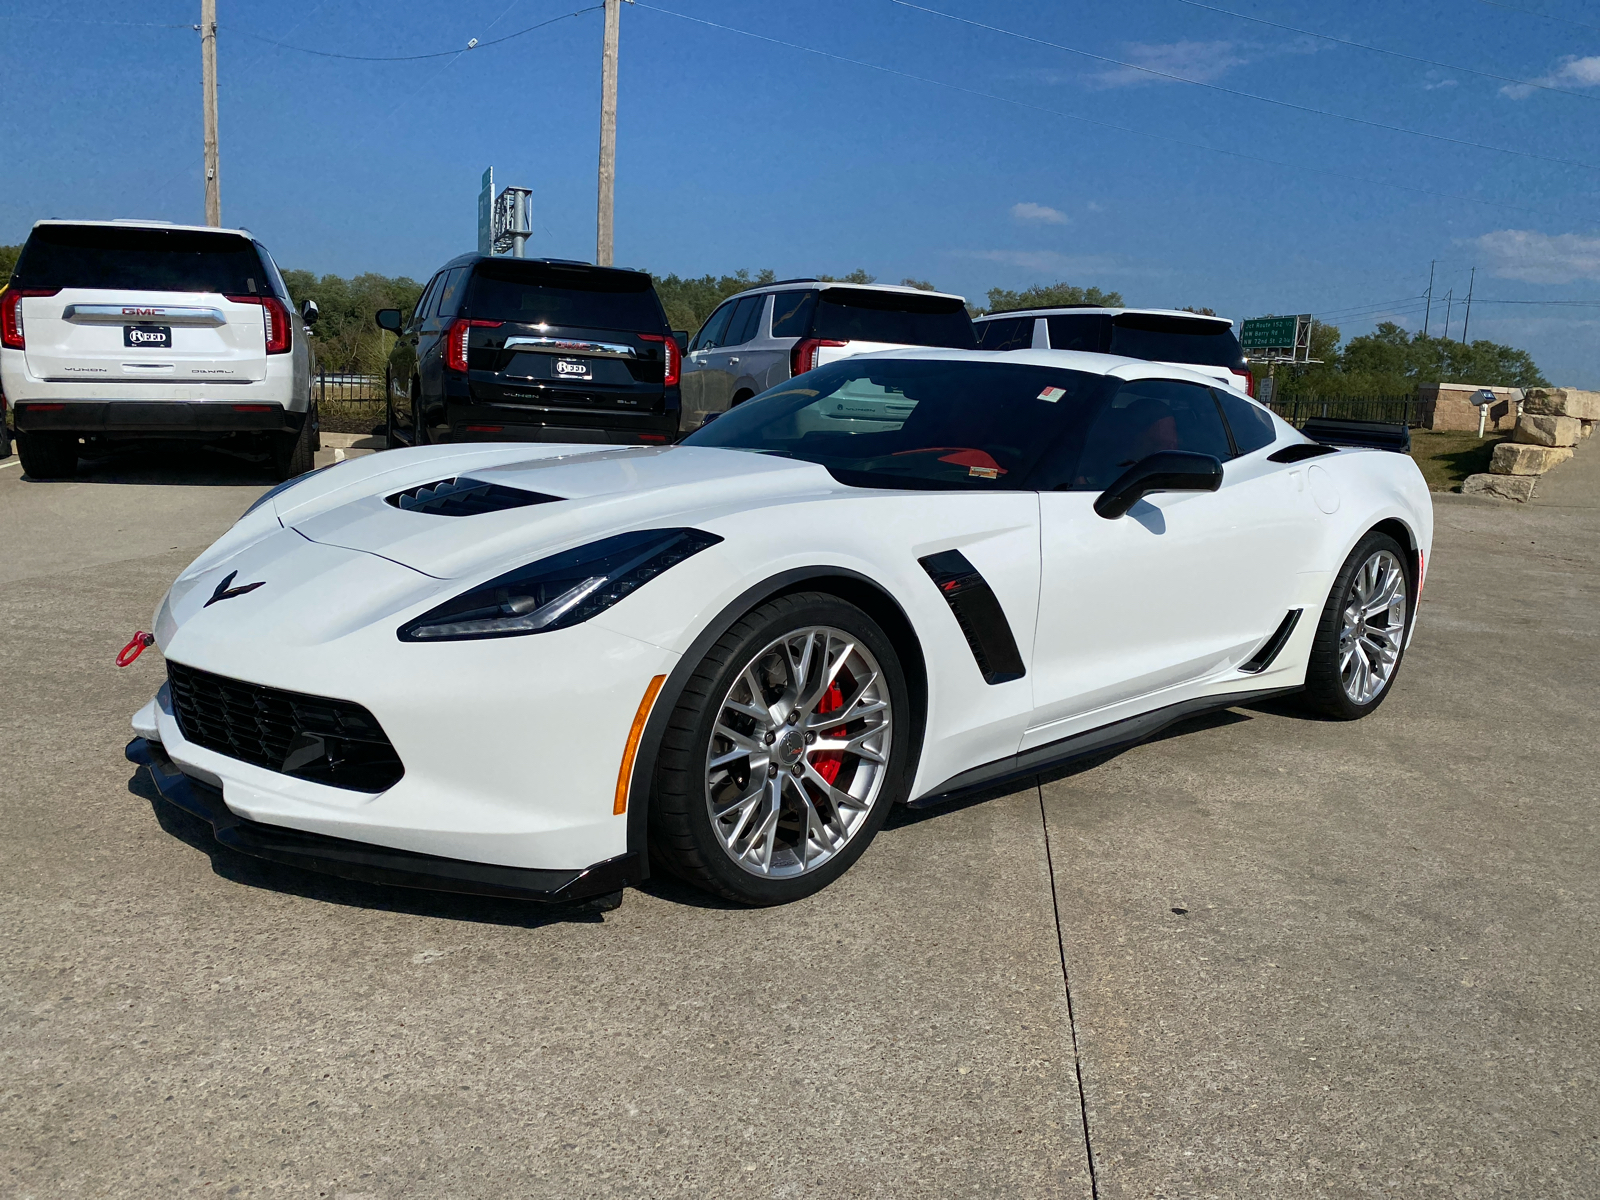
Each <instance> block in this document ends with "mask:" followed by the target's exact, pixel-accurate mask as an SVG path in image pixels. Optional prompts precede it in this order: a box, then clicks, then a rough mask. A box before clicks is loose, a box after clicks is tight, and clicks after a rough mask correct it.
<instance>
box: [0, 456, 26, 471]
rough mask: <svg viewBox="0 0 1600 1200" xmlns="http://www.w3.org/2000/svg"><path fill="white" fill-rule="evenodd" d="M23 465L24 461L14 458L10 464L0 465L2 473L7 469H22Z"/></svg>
mask: <svg viewBox="0 0 1600 1200" xmlns="http://www.w3.org/2000/svg"><path fill="white" fill-rule="evenodd" d="M21 465H22V460H21V459H20V458H14V459H12V460H11V461H10V462H8V463H0V471H4V470H5V469H6V468H7V467H20V466H21Z"/></svg>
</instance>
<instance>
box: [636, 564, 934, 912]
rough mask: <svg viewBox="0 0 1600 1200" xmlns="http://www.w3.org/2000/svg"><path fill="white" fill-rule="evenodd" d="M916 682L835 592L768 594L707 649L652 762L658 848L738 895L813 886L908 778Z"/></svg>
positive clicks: (700, 882) (875, 822)
mask: <svg viewBox="0 0 1600 1200" xmlns="http://www.w3.org/2000/svg"><path fill="white" fill-rule="evenodd" d="M910 729H911V713H910V695H909V693H908V691H907V688H906V682H905V675H904V673H903V672H902V670H901V668H900V662H899V659H898V657H897V656H896V654H895V651H894V647H893V645H892V644H891V643H890V641H889V639H888V637H887V636H886V635H885V634H884V632H883V630H882V629H880V628H879V627H878V624H877V623H876V622H875V621H873V619H872V618H871V617H869V616H868V615H867V614H866V613H864V612H862V611H861V610H860V609H859V608H856V607H855V606H854V605H852V604H848V603H846V602H845V601H843V600H840V599H838V598H837V597H835V596H829V595H825V594H821V593H802V594H800V595H795V596H784V597H780V598H779V599H777V600H773V601H770V602H769V603H767V604H764V605H762V606H761V607H760V608H758V609H756V610H754V611H753V612H751V613H749V614H748V615H747V616H745V617H743V618H742V619H741V620H739V621H738V622H737V623H736V624H735V625H734V626H733V628H731V629H730V630H728V632H727V633H726V634H724V635H723V636H722V638H721V639H720V640H718V642H717V643H716V645H715V646H713V647H712V648H711V650H710V651H709V652H708V653H707V655H706V657H705V659H704V661H702V662H701V664H700V666H699V668H698V669H697V670H696V671H695V673H694V674H693V675H692V676H691V677H690V679H689V681H688V683H687V684H686V685H685V687H684V691H683V696H682V698H681V699H680V700H679V702H678V705H677V707H676V708H675V709H674V710H673V713H672V716H671V719H670V721H669V723H668V727H667V732H666V735H665V737H664V738H663V740H662V747H661V753H660V756H659V757H658V759H657V762H656V787H655V791H654V797H653V800H652V804H651V809H650V824H651V846H652V852H653V853H654V854H656V855H657V856H658V857H659V859H660V860H661V861H662V862H663V863H664V864H665V865H666V866H667V867H668V868H669V869H670V870H672V871H673V872H674V873H675V874H677V875H679V876H681V877H682V878H684V879H685V880H687V881H688V882H690V883H692V884H695V885H696V886H698V887H701V888H704V889H706V890H707V891H710V892H714V893H716V894H717V895H720V896H723V897H725V898H727V899H729V900H733V901H735V902H737V903H740V904H751V905H766V904H783V903H786V902H788V901H791V900H798V899H800V898H801V897H803V896H809V895H811V894H812V893H814V892H817V891H820V890H821V889H822V888H824V887H826V886H827V885H828V884H830V883H832V882H833V881H834V880H835V879H837V878H838V877H839V876H840V875H842V874H843V873H844V872H845V871H846V870H847V869H848V868H849V866H850V865H851V864H852V863H853V862H855V860H856V859H858V858H860V857H861V855H862V853H863V852H864V851H865V850H866V848H867V844H868V843H869V842H871V840H872V838H873V836H874V835H875V834H876V833H877V832H878V830H879V828H881V827H882V825H883V822H884V819H885V817H886V816H887V815H888V812H889V809H890V807H891V806H892V805H893V804H894V803H895V801H897V800H899V799H901V798H902V797H903V796H904V794H905V789H906V785H907V783H908V782H909V772H908V771H907V769H906V768H907V765H908V763H909V759H910V753H911V749H910Z"/></svg>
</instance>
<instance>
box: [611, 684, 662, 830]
mask: <svg viewBox="0 0 1600 1200" xmlns="http://www.w3.org/2000/svg"><path fill="white" fill-rule="evenodd" d="M666 681H667V677H666V676H665V675H657V676H656V677H655V678H654V679H652V680H651V681H650V686H649V687H647V688H645V689H644V699H643V700H640V701H639V711H638V712H636V713H634V714H633V728H632V729H630V730H628V746H627V749H625V750H624V751H623V752H622V767H621V769H620V770H618V771H617V798H616V800H615V801H614V802H613V803H612V805H611V812H612V814H613V815H615V816H619V817H620V816H621V815H622V814H623V813H625V812H627V811H628V788H629V785H630V784H632V783H633V760H634V758H635V757H636V756H637V755H638V753H639V741H640V739H642V738H643V737H644V726H645V722H646V721H648V720H649V719H650V710H651V709H652V708H654V707H655V703H656V697H657V696H659V695H660V694H661V685H662V684H664V683H666Z"/></svg>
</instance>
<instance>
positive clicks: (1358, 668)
mask: <svg viewBox="0 0 1600 1200" xmlns="http://www.w3.org/2000/svg"><path fill="white" fill-rule="evenodd" d="M1431 537H1432V507H1431V504H1430V501H1429V497H1428V491H1427V488H1426V486H1425V485H1424V482H1423V480H1422V477H1421V475H1420V473H1419V472H1418V470H1417V468H1416V466H1415V464H1414V463H1413V462H1412V461H1411V459H1410V458H1409V457H1407V456H1405V455H1403V454H1395V453H1389V452H1384V451H1377V450H1359V449H1343V450H1335V449H1333V448H1332V447H1329V446H1324V445H1320V444H1317V443H1314V442H1310V441H1307V440H1306V438H1304V437H1303V436H1301V435H1300V434H1299V433H1298V432H1296V431H1295V430H1294V429H1292V428H1291V427H1289V426H1288V425H1286V424H1284V423H1283V422H1282V421H1280V420H1278V419H1277V418H1276V417H1274V416H1273V415H1272V414H1270V413H1268V412H1267V411H1266V410H1265V409H1263V408H1261V407H1259V406H1257V405H1256V404H1254V403H1253V402H1252V401H1251V400H1249V399H1248V398H1247V397H1246V396H1244V395H1243V394H1242V393H1239V392H1235V391H1232V390H1228V389H1226V388H1224V387H1221V386H1219V385H1218V383H1217V381H1216V380H1214V379H1211V378H1208V377H1206V376H1204V375H1199V374H1195V373H1192V372H1189V371H1186V370H1184V369H1183V368H1179V367H1172V366H1160V365H1156V364H1151V363H1146V362H1134V361H1131V360H1127V359H1119V358H1113V357H1109V356H1105V355H1095V354H1077V353H1071V352H1065V351H1033V352H1014V353H1010V354H1005V355H995V354H985V353H983V352H981V351H970V352H969V351H945V350H926V349H919V350H906V351H895V352H890V353H887V354H879V355H871V356H866V357H859V358H852V359H849V360H846V361H844V362H841V363H837V364H833V365H830V366H826V367H822V368H819V369H817V370H814V371H811V372H808V373H807V374H805V375H802V376H799V377H797V378H795V379H792V380H789V381H788V382H786V383H784V384H782V385H780V386H779V387H777V388H775V389H773V390H771V391H769V392H767V393H764V394H763V395H761V396H759V397H757V398H756V399H754V400H751V401H748V402H747V403H746V404H744V405H742V406H740V407H739V408H737V409H734V410H733V411H731V412H729V413H727V414H726V415H724V416H722V417H720V418H719V419H718V420H717V421H715V422H714V423H712V424H709V425H707V426H706V427H704V428H703V429H701V430H699V431H698V432H696V433H695V434H693V435H692V436H690V437H689V438H688V439H687V440H686V441H685V442H683V443H681V444H679V445H676V446H663V447H633V448H595V447H585V446H560V445H530V444H509V445H483V444H476V445H456V446H432V447H423V448H420V449H415V450H400V451H394V452H390V453H385V454H379V455H373V456H371V457H367V458H363V459H359V460H354V461H350V462H345V463H342V464H340V465H338V466H336V467H334V468H331V469H328V470H325V471H323V472H321V473H317V474H314V475H311V476H306V477H303V478H301V479H300V480H298V481H295V482H292V483H290V484H286V485H284V486H283V487H281V488H279V489H277V490H275V491H274V492H270V493H268V494H267V495H265V496H263V497H262V498H261V500H260V501H258V502H257V504H256V505H255V506H254V507H253V508H251V509H250V511H248V512H247V513H246V514H245V515H244V516H243V517H242V518H241V519H240V520H239V522H238V524H236V525H235V526H234V527H233V528H232V529H231V530H230V531H229V532H228V533H226V534H225V535H223V537H221V538H220V539H219V540H218V541H217V542H216V543H215V544H214V545H213V546H212V547H211V548H210V549H209V550H207V551H206V552H205V553H204V554H202V555H201V556H200V558H198V559H197V560H196V561H195V562H194V563H193V564H192V565H191V566H190V567H189V568H188V569H187V570H185V571H184V572H183V574H182V575H181V576H179V578H178V580H177V582H176V583H174V584H173V586H172V589H171V591H170V592H169V593H168V594H167V596H166V598H165V599H163V600H162V602H161V606H160V609H159V611H158V613H157V616H156V625H155V635H156V639H157V641H158V643H159V645H160V647H161V649H162V651H163V652H164V653H165V655H166V657H167V671H168V678H167V682H166V683H165V684H164V685H163V686H162V687H161V689H160V691H159V692H158V693H157V695H156V697H155V699H154V700H153V701H152V702H151V703H150V704H149V705H148V706H146V707H145V708H144V709H143V710H141V711H140V712H139V713H138V714H137V715H136V716H135V717H134V722H133V724H134V728H135V730H136V732H137V733H138V734H139V737H137V738H135V740H134V741H133V742H132V743H131V744H130V746H129V749H128V753H129V757H130V758H132V759H133V760H134V761H135V762H139V763H142V764H145V765H148V766H149V767H150V769H151V772H152V775H153V777H154V778H155V780H156V782H157V784H158V786H159V787H160V788H161V790H162V792H163V793H164V794H165V796H166V797H167V798H168V799H169V800H172V801H173V802H175V803H177V804H180V805H182V806H184V807H185V808H188V809H189V810H190V811H192V812H194V813H196V814H197V815H199V816H201V817H203V818H205V819H206V820H208V821H210V822H211V824H212V825H213V827H214V828H215V831H216V835H217V837H218V839H219V840H220V841H222V842H224V843H225V844H228V845H231V846H234V847H235V848H237V849H239V850H242V851H245V852H247V853H252V854H257V855H260V856H262V857H266V858H272V859H277V860H280V861H284V862H289V863H295V864H299V865H302V866H306V867H311V868H314V869H317V870H323V871H328V872H331V873H334V874H339V875H345V876H348V877H354V878H361V879H370V880H376V881H387V882H391V883H398V884H402V885H408V886H417V887H432V888H439V889H445V890H453V891H462V892H472V893H479V894H487V895H500V896H516V897H524V898H530V899H545V900H574V899H582V898H593V897H602V896H604V897H607V898H609V897H610V895H611V894H612V893H615V892H617V891H618V890H619V889H620V888H621V887H622V886H623V885H625V884H628V883H635V882H638V881H639V880H641V879H642V878H644V877H645V876H646V875H647V874H648V873H649V872H650V871H652V870H661V869H663V868H664V869H667V870H670V871H672V872H674V873H676V874H678V875H681V876H683V877H684V878H686V879H688V880H690V881H691V882H693V883H695V884H698V885H699V886H701V887H704V888H707V889H709V890H711V891H713V892H716V893H718V894H720V895H722V896H724V897H728V898H730V899H733V900H736V901H740V902H744V903H750V904H770V903H778V902H782V901H786V900H791V899H795V898H797V897H800V896H803V895H807V894H809V893H811V892H814V891H816V890H817V889H819V888H821V887H823V886H825V885H826V884H827V883H828V882H829V881H831V880H832V879H834V878H836V877H837V876H838V875H839V874H840V873H841V872H843V871H844V870H845V869H846V868H847V867H848V866H849V865H850V863H852V862H853V861H854V860H855V859H856V858H857V857H859V856H860V854H861V853H862V851H863V850H864V849H865V848H866V846H867V844H868V842H869V841H870V840H871V838H872V836H873V835H874V833H875V832H876V831H877V830H878V828H879V827H880V826H881V824H882V822H883V820H884V818H885V816H886V814H887V812H888V810H889V808H890V806H891V805H893V804H896V803H901V802H905V803H910V804H915V805H922V804H928V803H933V802H936V801H938V800H941V799H943V798H947V797H950V796H952V795H955V794H957V793H962V792H968V791H972V790H975V789H981V788H986V787H989V786H992V785H994V784H997V783H1001V782H1004V781H1005V780H1008V779H1013V778H1017V777H1021V776H1026V775H1029V774H1033V773H1036V772H1038V771H1040V770H1041V769H1043V768H1046V767H1048V766H1050V765H1053V764H1056V763H1060V762H1064V761H1067V760H1070V759H1072V758H1075V757H1078V756H1082V755H1086V754H1094V753H1100V752H1104V751H1106V750H1109V749H1112V748H1115V747H1117V746H1121V745H1125V744H1128V743H1131V742H1134V741H1137V740H1139V739H1141V738H1144V737H1147V736H1149V735H1150V734H1151V733H1153V732H1154V731H1156V730H1157V729H1160V728H1161V727H1162V726H1164V725H1166V724H1169V723H1170V722H1172V721H1174V720H1177V719H1179V718H1181V717H1184V716H1188V715H1190V714H1193V713H1195V712H1198V711H1202V710H1205V709H1210V708H1220V707H1226V706H1230V705H1235V704H1239V703H1244V702H1247V701H1251V700H1255V699H1259V698H1262V697H1265V696H1270V695H1275V694H1278V693H1286V692H1291V691H1297V692H1303V694H1304V697H1305V700H1306V702H1307V703H1308V704H1310V705H1311V706H1313V707H1315V708H1316V709H1318V710H1320V711H1321V712H1323V713H1325V714H1329V715H1332V716H1335V717H1342V718H1354V717H1360V716H1363V715H1365V714H1366V713H1368V712H1371V711H1372V710H1373V709H1374V708H1375V707H1376V706H1377V705H1379V704H1380V703H1382V701H1383V699H1384V697H1385V696H1386V695H1387V694H1388V692H1389V691H1390V690H1391V689H1392V687H1393V684H1394V678H1395V674H1396V672H1397V671H1398V670H1399V667H1400V662H1401V658H1402V655H1403V653H1404V650H1405V646H1406V644H1407V641H1408V639H1409V637H1410V635H1411V628H1412V619H1413V616H1414V613H1415V610H1416V600H1417V595H1418V592H1419V591H1420V589H1421V586H1422V579H1423V571H1424V567H1425V563H1426V556H1427V553H1428V550H1429V546H1430V541H1431Z"/></svg>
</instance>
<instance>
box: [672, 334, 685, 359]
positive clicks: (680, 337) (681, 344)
mask: <svg viewBox="0 0 1600 1200" xmlns="http://www.w3.org/2000/svg"><path fill="white" fill-rule="evenodd" d="M672 340H673V341H675V342H677V343H678V353H679V354H682V353H683V352H684V351H685V350H687V349H688V348H689V331H688V330H687V329H674V330H673V331H672Z"/></svg>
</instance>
